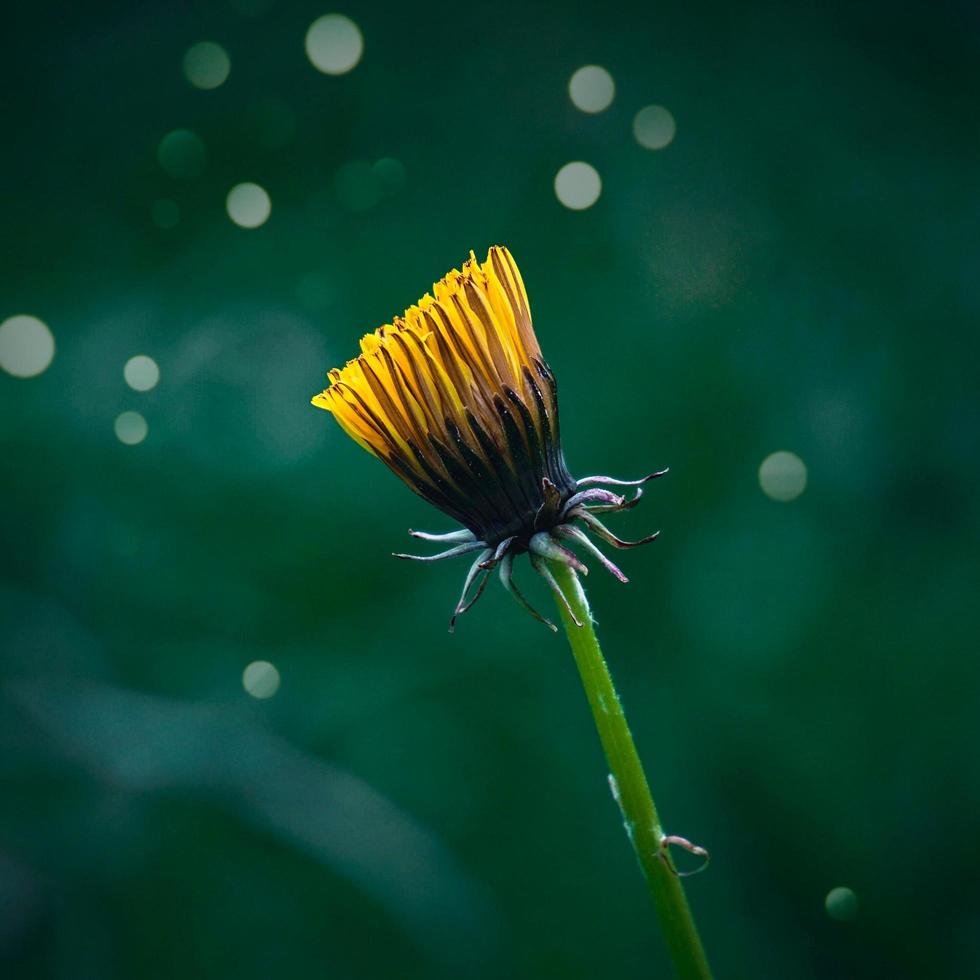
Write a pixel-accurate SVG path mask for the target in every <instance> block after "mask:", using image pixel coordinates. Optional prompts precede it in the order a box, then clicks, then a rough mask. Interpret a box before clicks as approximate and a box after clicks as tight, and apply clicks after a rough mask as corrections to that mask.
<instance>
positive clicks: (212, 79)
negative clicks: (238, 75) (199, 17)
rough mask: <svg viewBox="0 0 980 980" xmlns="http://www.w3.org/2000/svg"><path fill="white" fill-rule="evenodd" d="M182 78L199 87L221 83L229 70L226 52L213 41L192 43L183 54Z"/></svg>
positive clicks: (205, 87) (203, 87)
mask: <svg viewBox="0 0 980 980" xmlns="http://www.w3.org/2000/svg"><path fill="white" fill-rule="evenodd" d="M183 67H184V78H186V79H187V81H189V82H190V83H191V85H193V86H194V88H200V89H212V88H217V87H218V86H219V85H223V84H224V83H225V81H226V80H227V78H228V73H229V72H230V71H231V59H230V58H229V57H228V52H227V51H225V49H224V48H223V47H222V46H221V45H220V44H215V43H214V41H199V42H198V43H197V44H192V45H191V46H190V47H189V48H188V49H187V51H186V52H185V54H184V66H183Z"/></svg>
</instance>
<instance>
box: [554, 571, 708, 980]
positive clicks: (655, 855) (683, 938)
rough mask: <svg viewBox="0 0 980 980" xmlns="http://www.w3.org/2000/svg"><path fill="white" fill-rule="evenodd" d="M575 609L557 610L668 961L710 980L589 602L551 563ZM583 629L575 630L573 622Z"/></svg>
mask: <svg viewBox="0 0 980 980" xmlns="http://www.w3.org/2000/svg"><path fill="white" fill-rule="evenodd" d="M549 564H550V566H551V570H552V572H553V573H554V576H555V578H556V579H557V581H558V584H559V585H560V587H561V590H562V592H564V593H565V596H566V598H567V599H568V603H569V605H570V607H571V609H570V610H569V609H566V608H565V605H564V603H562V602H559V603H558V607H559V612H560V613H561V618H562V623H563V624H564V626H565V632H566V633H567V634H568V642H569V643H570V644H571V647H572V653H573V654H574V655H575V663H576V664H577V665H578V671H579V675H580V676H581V678H582V685H583V687H584V688H585V693H586V695H587V697H588V699H589V705H590V707H591V708H592V716H593V718H594V719H595V724H596V728H597V729H598V730H599V739H600V740H601V742H602V748H603V749H604V751H605V753H606V759H607V760H608V762H609V769H610V785H611V786H612V789H613V795H614V796H616V800H617V802H618V803H619V807H620V810H622V813H623V820H624V821H625V824H626V831H627V833H628V834H629V837H630V840H631V841H632V844H633V848H634V850H635V851H636V856H637V857H638V858H639V861H640V866H641V868H642V869H643V874H644V877H645V878H646V881H647V886H648V887H649V889H650V896H651V898H652V899H653V904H654V907H655V908H656V910H657V915H658V917H659V919H660V925H661V928H662V929H663V932H664V937H665V938H666V940H667V946H668V949H669V951H670V957H671V960H672V961H673V964H674V969H675V971H676V973H677V976H678V977H679V978H680V980H710V978H711V970H710V969H709V967H708V960H707V957H706V956H705V954H704V949H703V948H702V946H701V940H700V938H699V937H698V930H697V926H696V925H695V924H694V919H693V917H692V916H691V910H690V908H689V907H688V904H687V897H686V896H685V894H684V888H683V886H682V884H681V880H680V878H679V877H678V876H677V872H676V871H675V870H674V868H673V865H672V864H671V863H670V857H669V855H668V854H667V853H666V848H665V846H664V832H663V830H662V828H661V826H660V818H659V817H658V815H657V808H656V806H655V805H654V802H653V797H652V796H651V795H650V787H649V786H648V785H647V778H646V774H645V773H644V772H643V765H642V763H641V762H640V757H639V756H638V755H637V754H636V747H635V746H634V745H633V736H632V735H631V734H630V730H629V725H627V723H626V716H625V715H624V714H623V708H622V705H621V704H620V702H619V696H618V695H617V694H616V688H615V687H613V682H612V677H611V676H610V675H609V668H608V667H607V666H606V661H605V659H604V658H603V656H602V650H600V649H599V641H598V640H597V639H596V635H595V630H594V629H593V627H592V615H591V612H590V610H589V600H588V598H587V597H586V595H585V591H584V589H583V588H582V583H581V582H580V581H579V578H578V576H577V575H576V574H575V571H574V570H573V569H571V568H569V567H568V566H567V565H565V564H563V563H561V562H557V561H552V562H550V563H549ZM573 615H574V619H577V620H578V621H579V622H580V623H581V624H582V625H581V626H576V625H575V622H574V619H573Z"/></svg>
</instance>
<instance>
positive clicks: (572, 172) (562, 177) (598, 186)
mask: <svg viewBox="0 0 980 980" xmlns="http://www.w3.org/2000/svg"><path fill="white" fill-rule="evenodd" d="M601 193H602V180H601V179H600V177H599V174H598V171H597V170H596V169H595V167H593V166H592V165H591V164H588V163H583V162H582V161H581V160H575V161H573V162H572V163H566V164H565V166H564V167H562V168H561V170H559V171H558V173H557V174H556V175H555V194H556V195H557V197H558V200H559V201H561V203H562V204H564V205H565V207H566V208H571V210H573V211H584V210H585V209H586V208H591V207H592V205H593V204H595V202H596V201H598V200H599V195H600V194H601Z"/></svg>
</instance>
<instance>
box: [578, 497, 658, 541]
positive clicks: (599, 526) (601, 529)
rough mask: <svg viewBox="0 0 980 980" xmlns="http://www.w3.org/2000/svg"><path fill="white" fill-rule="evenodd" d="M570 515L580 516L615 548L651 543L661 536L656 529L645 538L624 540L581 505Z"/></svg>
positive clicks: (583, 521)
mask: <svg viewBox="0 0 980 980" xmlns="http://www.w3.org/2000/svg"><path fill="white" fill-rule="evenodd" d="M569 516H570V517H577V518H579V519H580V520H581V521H582V523H584V524H585V526H586V527H588V529H589V530H590V531H593V532H595V533H596V534H598V535H599V537H600V538H602V540H603V541H608V542H609V544H611V545H612V546H613V547H614V548H639V547H640V545H644V544H649V543H650V542H651V541H655V540H656V539H657V538H658V537H659V536H660V532H659V531H654V532H653V534H648V535H647V536H646V537H645V538H640V540H639V541H624V540H623V539H622V538H617V537H616V535H615V534H613V533H612V531H610V530H609V528H608V527H606V525H605V524H603V523H602V521H600V520H599V519H598V518H597V517H593V516H592V514H590V513H589V512H588V511H587V510H585V509H583V508H581V507H578V508H576V509H575V513H574V514H570V515H569Z"/></svg>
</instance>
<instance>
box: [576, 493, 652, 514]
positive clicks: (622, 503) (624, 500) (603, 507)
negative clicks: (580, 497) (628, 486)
mask: <svg viewBox="0 0 980 980" xmlns="http://www.w3.org/2000/svg"><path fill="white" fill-rule="evenodd" d="M613 496H616V495H615V494H613ZM642 496H643V488H642V487H637V488H636V493H634V494H633V496H632V497H619V502H618V503H615V504H597V505H592V506H587V505H585V504H580V505H579V506H581V507H584V508H585V510H587V511H589V513H590V514H604V513H607V512H608V511H611V510H632V509H633V508H634V507H635V506H636V505H637V504H638V503H639V502H640V497H642ZM566 509H567V508H566Z"/></svg>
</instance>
